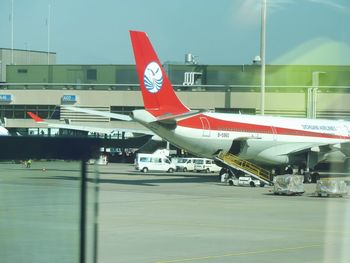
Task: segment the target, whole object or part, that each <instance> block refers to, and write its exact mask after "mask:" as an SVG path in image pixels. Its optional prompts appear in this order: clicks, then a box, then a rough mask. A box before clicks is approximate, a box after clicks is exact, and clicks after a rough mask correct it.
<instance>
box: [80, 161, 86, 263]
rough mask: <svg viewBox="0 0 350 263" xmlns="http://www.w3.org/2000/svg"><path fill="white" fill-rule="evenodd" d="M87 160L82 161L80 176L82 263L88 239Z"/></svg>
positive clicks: (82, 262) (83, 262) (81, 262)
mask: <svg viewBox="0 0 350 263" xmlns="http://www.w3.org/2000/svg"><path fill="white" fill-rule="evenodd" d="M85 235H86V161H84V160H82V161H81V178H80V261H79V262H80V263H85V241H86V236H85Z"/></svg>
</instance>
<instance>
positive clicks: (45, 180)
mask: <svg viewBox="0 0 350 263" xmlns="http://www.w3.org/2000/svg"><path fill="white" fill-rule="evenodd" d="M88 169H89V171H90V173H89V178H91V181H90V182H89V185H88V201H89V207H88V209H89V210H88V230H89V232H88V244H87V252H88V255H87V259H88V260H87V262H92V258H93V255H92V253H93V230H94V228H93V223H94V221H93V212H94V201H95V190H96V188H95V185H94V183H93V177H94V175H95V173H94V172H92V171H93V170H94V169H95V166H89V168H88ZM98 171H99V177H100V179H99V184H98V188H99V191H98V201H99V202H98V212H99V213H98V229H97V230H98V231H97V232H98V254H97V259H98V262H102V263H115V262H122V263H128V262H135V263H136V262H137V263H140V262H141V263H143V262H149V263H170V262H193V263H197V262H200V263H202V262H206V263H207V262H215V263H217V262H219V263H222V262H243V263H244V262H261V263H263V262H268V263H271V262H293V263H295V262H315V263H316V262H317V263H319V262H327V263H329V262H337V263H339V262H344V263H345V262H349V259H350V250H349V247H350V200H349V199H350V197H349V196H344V197H341V198H340V197H329V198H325V197H317V196H315V195H314V191H315V184H308V185H305V190H306V192H305V193H304V194H303V195H302V196H283V195H282V196H279V195H278V196H277V195H274V194H273V193H272V192H271V190H272V188H271V187H256V188H251V187H235V186H228V185H225V184H222V183H220V181H219V176H218V175H217V174H201V173H198V174H197V173H180V172H179V173H173V174H169V173H148V174H142V173H140V172H136V171H135V170H134V167H133V165H130V164H108V165H107V166H99V167H98ZM79 176H80V163H78V162H65V161H53V162H35V161H34V162H33V164H32V167H31V168H25V167H24V166H23V165H22V164H13V163H0V200H1V201H0V262H2V263H7V262H11V263H12V262H36V263H37V262H60V263H62V262H78V260H79V187H80V181H79Z"/></svg>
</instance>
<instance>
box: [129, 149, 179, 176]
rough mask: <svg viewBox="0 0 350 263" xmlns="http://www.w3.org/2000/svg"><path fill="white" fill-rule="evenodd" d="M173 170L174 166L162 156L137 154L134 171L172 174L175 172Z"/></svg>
mask: <svg viewBox="0 0 350 263" xmlns="http://www.w3.org/2000/svg"><path fill="white" fill-rule="evenodd" d="M175 168H176V167H175V164H173V163H172V162H171V161H170V160H169V158H168V157H166V156H164V155H155V154H147V153H139V154H137V155H136V159H135V169H136V170H138V171H141V172H143V173H147V172H148V171H159V172H169V173H172V172H174V171H175Z"/></svg>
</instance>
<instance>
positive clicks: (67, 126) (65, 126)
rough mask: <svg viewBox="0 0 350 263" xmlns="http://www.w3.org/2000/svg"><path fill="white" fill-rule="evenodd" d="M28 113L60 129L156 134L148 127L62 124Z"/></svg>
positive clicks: (33, 117) (37, 120)
mask: <svg viewBox="0 0 350 263" xmlns="http://www.w3.org/2000/svg"><path fill="white" fill-rule="evenodd" d="M27 114H28V115H29V116H30V117H31V118H32V119H33V120H34V121H35V122H36V123H42V124H45V125H47V126H48V127H51V128H60V129H69V130H79V131H87V132H95V133H102V134H108V135H113V134H116V133H117V132H128V133H132V134H133V137H138V136H143V135H155V134H154V133H153V132H151V131H150V130H148V129H144V130H143V129H123V128H101V127H96V126H82V125H72V124H63V123H62V124H61V123H52V122H49V121H45V120H43V119H42V118H40V117H39V116H38V115H36V114H34V113H33V112H27Z"/></svg>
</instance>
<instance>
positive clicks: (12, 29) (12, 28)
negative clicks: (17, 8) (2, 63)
mask: <svg viewBox="0 0 350 263" xmlns="http://www.w3.org/2000/svg"><path fill="white" fill-rule="evenodd" d="M13 2H14V0H11V65H13V64H14V63H13V62H14V61H13V42H14V40H13V31H14V25H13V23H14V22H13V20H14V19H13V14H14V11H13Z"/></svg>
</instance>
